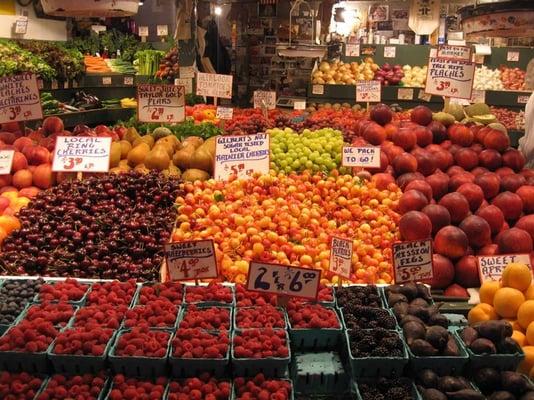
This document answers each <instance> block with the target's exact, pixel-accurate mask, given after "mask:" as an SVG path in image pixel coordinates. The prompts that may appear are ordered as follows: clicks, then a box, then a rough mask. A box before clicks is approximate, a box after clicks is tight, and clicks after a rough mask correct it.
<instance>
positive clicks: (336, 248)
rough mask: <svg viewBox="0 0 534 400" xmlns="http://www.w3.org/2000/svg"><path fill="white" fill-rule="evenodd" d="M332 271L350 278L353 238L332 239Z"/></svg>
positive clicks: (334, 237)
mask: <svg viewBox="0 0 534 400" xmlns="http://www.w3.org/2000/svg"><path fill="white" fill-rule="evenodd" d="M330 272H333V273H334V274H336V275H339V276H342V277H343V278H347V279H350V274H351V272H352V240H348V239H343V238H339V237H336V236H333V237H332V240H331V241H330Z"/></svg>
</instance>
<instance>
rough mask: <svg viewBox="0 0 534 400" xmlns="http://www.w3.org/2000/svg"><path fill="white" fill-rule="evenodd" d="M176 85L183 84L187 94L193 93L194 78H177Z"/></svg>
mask: <svg viewBox="0 0 534 400" xmlns="http://www.w3.org/2000/svg"><path fill="white" fill-rule="evenodd" d="M174 84H175V85H176V86H183V87H184V88H185V94H189V93H193V79H191V78H176V79H175V80H174Z"/></svg>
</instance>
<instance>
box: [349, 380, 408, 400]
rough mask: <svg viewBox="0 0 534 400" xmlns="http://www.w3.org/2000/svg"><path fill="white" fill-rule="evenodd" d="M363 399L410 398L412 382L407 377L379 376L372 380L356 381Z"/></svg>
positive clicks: (398, 399) (397, 399) (402, 399)
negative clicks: (366, 381) (390, 377)
mask: <svg viewBox="0 0 534 400" xmlns="http://www.w3.org/2000/svg"><path fill="white" fill-rule="evenodd" d="M358 390H359V391H360V395H361V397H362V399H363V400H377V399H384V400H386V399H387V400H411V399H412V398H413V396H412V383H411V381H410V380H409V379H407V378H399V379H386V378H379V379H378V380H376V381H374V382H368V383H358Z"/></svg>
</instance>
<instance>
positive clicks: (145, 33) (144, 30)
mask: <svg viewBox="0 0 534 400" xmlns="http://www.w3.org/2000/svg"><path fill="white" fill-rule="evenodd" d="M139 36H141V37H147V36H148V26H140V27H139Z"/></svg>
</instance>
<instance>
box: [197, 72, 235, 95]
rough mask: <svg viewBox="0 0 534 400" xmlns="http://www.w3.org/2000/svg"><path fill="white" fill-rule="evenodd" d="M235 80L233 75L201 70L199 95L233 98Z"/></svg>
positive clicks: (198, 76)
mask: <svg viewBox="0 0 534 400" xmlns="http://www.w3.org/2000/svg"><path fill="white" fill-rule="evenodd" d="M233 80H234V77H233V76H232V75H222V74H206V73H204V72H199V73H197V95H198V96H209V97H218V98H222V99H231V98H232V82H233Z"/></svg>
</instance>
